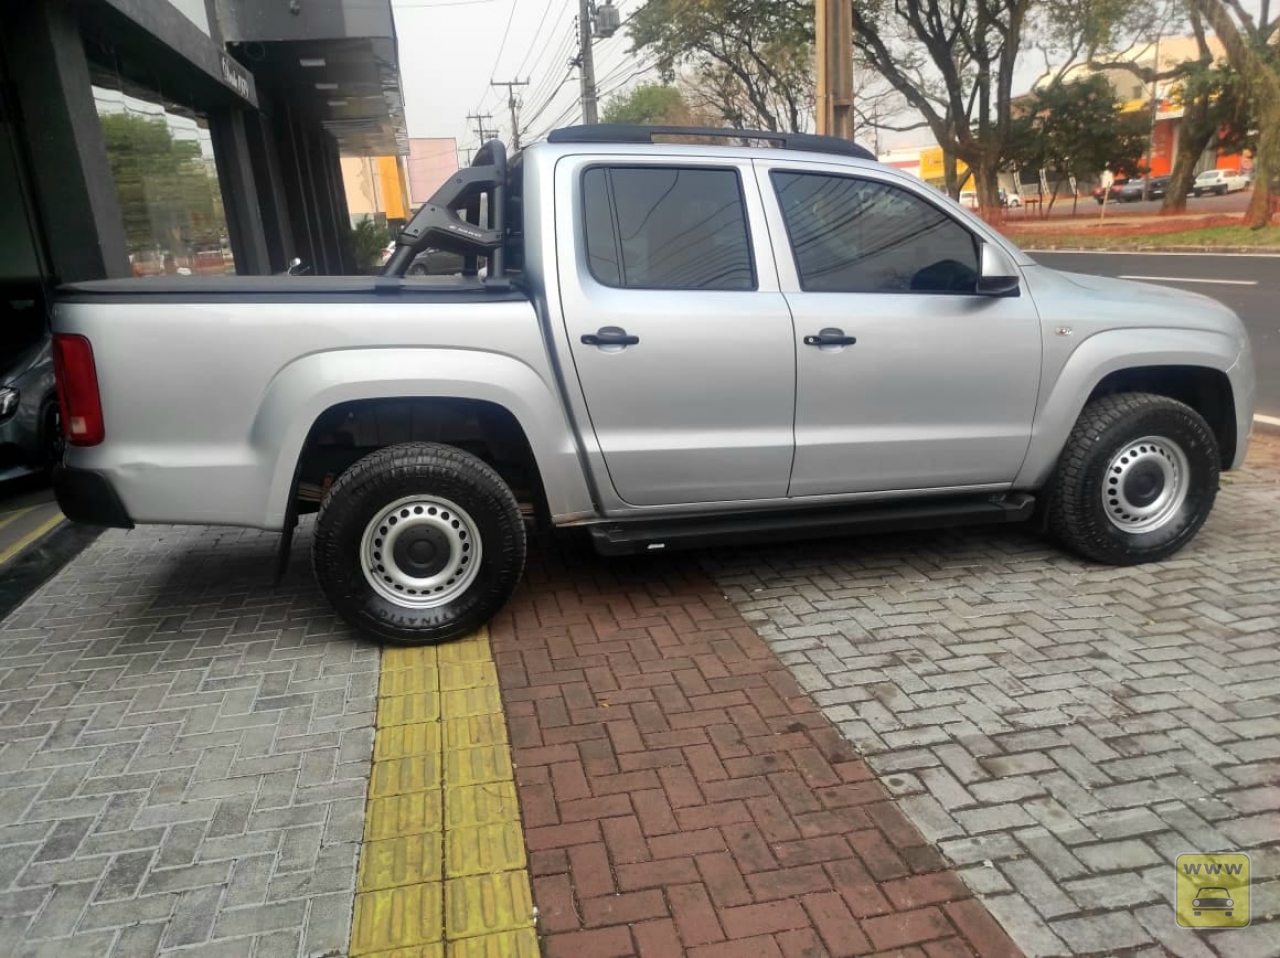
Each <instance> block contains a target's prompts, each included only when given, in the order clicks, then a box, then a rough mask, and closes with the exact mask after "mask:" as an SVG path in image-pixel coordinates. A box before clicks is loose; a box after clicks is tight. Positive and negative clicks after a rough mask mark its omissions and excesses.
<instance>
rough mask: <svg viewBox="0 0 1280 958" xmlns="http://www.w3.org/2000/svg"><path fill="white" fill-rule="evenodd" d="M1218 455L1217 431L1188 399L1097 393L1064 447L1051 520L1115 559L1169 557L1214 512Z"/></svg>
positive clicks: (1060, 531)
mask: <svg viewBox="0 0 1280 958" xmlns="http://www.w3.org/2000/svg"><path fill="white" fill-rule="evenodd" d="M1219 462H1220V458H1219V453H1218V443H1217V440H1216V439H1215V438H1214V435H1213V430H1212V429H1210V428H1209V424H1208V423H1206V422H1205V421H1204V418H1203V417H1202V416H1201V415H1200V414H1199V413H1197V412H1196V411H1195V410H1194V409H1192V408H1191V407H1190V406H1187V405H1185V404H1184V403H1180V402H1178V401H1177V400H1174V399H1169V398H1168V397H1166V396H1155V395H1151V394H1148V393H1121V394H1119V395H1115V396H1104V397H1103V398H1101V399H1096V400H1094V401H1093V402H1091V403H1089V405H1087V406H1086V407H1085V408H1084V411H1083V412H1082V413H1081V414H1080V418H1079V420H1077V422H1076V425H1075V428H1074V429H1073V430H1072V432H1071V436H1070V437H1069V438H1068V439H1067V444H1066V447H1065V448H1064V449H1063V451H1062V458H1061V459H1060V460H1059V462H1058V471H1057V475H1056V478H1055V487H1054V493H1053V499H1052V502H1051V504H1050V506H1049V527H1050V529H1052V530H1053V532H1054V534H1055V535H1056V536H1057V537H1058V538H1059V539H1060V540H1061V541H1062V542H1063V543H1064V544H1065V545H1066V546H1067V547H1068V548H1070V549H1072V550H1073V551H1075V552H1078V553H1080V554H1081V555H1082V556H1084V557H1085V558H1088V559H1094V560H1096V561H1098V562H1105V563H1107V564H1109V565H1136V564H1138V563H1140V562H1154V561H1156V560H1159V559H1163V558H1166V557H1167V556H1170V555H1173V553H1175V552H1177V551H1178V550H1179V549H1181V548H1182V547H1183V546H1184V545H1186V544H1187V543H1188V542H1190V541H1191V539H1192V538H1194V536H1195V534H1196V533H1197V532H1198V531H1199V530H1200V527H1201V526H1202V525H1204V522H1205V520H1206V519H1207V518H1209V512H1210V511H1211V510H1212V509H1213V501H1214V498H1215V497H1216V496H1217V494H1218V463H1219Z"/></svg>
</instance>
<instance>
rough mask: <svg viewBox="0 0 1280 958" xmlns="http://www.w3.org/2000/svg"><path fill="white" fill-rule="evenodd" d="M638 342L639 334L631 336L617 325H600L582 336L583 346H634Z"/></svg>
mask: <svg viewBox="0 0 1280 958" xmlns="http://www.w3.org/2000/svg"><path fill="white" fill-rule="evenodd" d="M638 342H640V337H639V336H632V335H631V334H630V333H628V332H627V331H626V330H625V329H620V328H619V327H617V326H602V327H600V328H599V329H597V330H596V331H595V332H594V333H586V334H584V335H583V337H582V343H583V345H584V346H634V345H635V344H636V343H638Z"/></svg>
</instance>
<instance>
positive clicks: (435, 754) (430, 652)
mask: <svg viewBox="0 0 1280 958" xmlns="http://www.w3.org/2000/svg"><path fill="white" fill-rule="evenodd" d="M508 743H509V739H508V738H507V724H506V719H505V718H504V716H503V713H502V697H501V695H499V693H498V675H497V671H496V669H495V668H494V664H493V654H492V652H491V650H490V648H489V635H488V633H487V632H486V631H484V630H481V631H480V632H477V633H475V634H474V635H471V636H468V637H467V638H465V639H462V640H460V641H457V642H453V643H450V644H448V645H442V646H431V647H423V648H388V649H386V650H384V652H383V653H382V674H381V676H380V680H379V684H378V722H377V733H376V735H375V738H374V744H373V772H372V774H371V775H370V778H369V805H368V810H367V814H366V817H365V831H364V845H363V847H362V848H361V850H360V875H359V879H358V884H357V887H356V906H355V919H354V922H353V924H352V929H351V954H352V955H353V956H369V958H536V956H537V955H538V938H537V933H536V931H535V930H534V917H533V898H532V895H531V892H530V887H529V871H528V862H527V859H526V857H525V849H524V832H523V830H522V829H521V827H520V806H519V803H518V802H517V800H516V789H515V770H514V768H513V767H512V764H511V748H510V745H509V744H508Z"/></svg>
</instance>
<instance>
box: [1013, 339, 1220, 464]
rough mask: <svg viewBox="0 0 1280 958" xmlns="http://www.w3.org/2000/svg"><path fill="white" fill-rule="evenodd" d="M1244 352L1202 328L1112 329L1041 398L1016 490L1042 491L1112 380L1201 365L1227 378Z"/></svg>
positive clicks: (1077, 356)
mask: <svg viewBox="0 0 1280 958" xmlns="http://www.w3.org/2000/svg"><path fill="white" fill-rule="evenodd" d="M1239 352H1240V344H1239V342H1238V341H1237V340H1236V339H1235V338H1234V337H1232V336H1230V335H1228V334H1227V333H1218V332H1213V331H1212V330H1201V329H1163V328H1157V329H1153V328H1151V327H1141V328H1132V329H1111V330H1105V331H1103V332H1100V333H1096V334H1094V335H1093V336H1090V337H1089V338H1088V339H1085V340H1084V341H1082V342H1081V343H1080V344H1079V345H1078V346H1076V348H1075V349H1074V350H1073V351H1072V352H1071V355H1070V356H1069V357H1068V358H1067V360H1066V362H1065V363H1064V364H1063V366H1062V369H1061V371H1060V372H1059V373H1058V375H1057V377H1056V378H1055V379H1054V381H1053V384H1052V387H1051V388H1049V389H1048V390H1047V394H1046V395H1043V396H1042V397H1041V400H1040V403H1039V407H1038V408H1037V410H1036V419H1035V423H1034V424H1033V426H1032V430H1031V444H1030V445H1029V446H1028V447H1027V455H1026V458H1025V459H1024V460H1023V463H1022V469H1021V471H1020V472H1019V473H1018V476H1017V478H1016V479H1015V480H1014V488H1015V489H1038V488H1040V487H1041V486H1043V485H1044V484H1045V482H1046V481H1047V480H1048V479H1049V477H1050V475H1051V474H1052V472H1053V468H1054V466H1055V465H1056V463H1057V461H1058V456H1059V454H1061V452H1062V448H1063V446H1065V445H1066V442H1067V437H1068V436H1070V434H1071V429H1072V427H1074V426H1075V424H1076V420H1077V419H1079V418H1080V412H1081V410H1083V409H1084V406H1085V403H1086V402H1087V401H1088V398H1089V396H1090V395H1092V394H1093V390H1094V389H1095V388H1096V387H1097V385H1098V383H1100V382H1102V380H1103V379H1105V378H1106V377H1107V376H1109V375H1111V374H1112V373H1114V372H1119V371H1121V370H1124V369H1136V368H1139V367H1149V366H1198V367H1201V368H1204V369H1214V370H1217V371H1218V372H1222V373H1225V372H1227V370H1229V369H1230V368H1231V366H1232V364H1233V363H1234V362H1235V361H1236V357H1237V355H1238V354H1239Z"/></svg>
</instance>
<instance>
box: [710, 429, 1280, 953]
mask: <svg viewBox="0 0 1280 958" xmlns="http://www.w3.org/2000/svg"><path fill="white" fill-rule="evenodd" d="M701 558H702V561H703V562H704V563H705V565H706V566H707V567H708V568H709V569H711V570H712V571H713V572H714V573H715V575H716V577H717V581H718V582H719V584H720V586H721V587H722V588H723V590H724V591H725V592H726V593H727V594H728V595H729V597H730V598H731V599H732V600H733V602H734V603H735V605H736V607H737V608H738V610H739V611H740V612H741V613H742V614H743V615H744V616H745V617H746V618H748V619H749V620H751V622H752V623H753V625H755V626H756V627H757V628H758V629H759V630H760V632H761V634H762V635H763V636H764V637H765V638H766V639H767V640H768V642H769V644H770V646H771V647H772V648H773V650H774V651H775V652H777V653H778V654H779V655H780V656H781V658H782V660H783V661H784V662H786V663H787V665H788V666H789V667H790V669H791V671H792V674H794V675H795V676H796V678H797V680H798V681H799V682H800V684H801V685H802V686H803V687H804V689H805V690H806V691H808V692H810V693H811V694H812V695H813V696H814V698H815V700H816V701H817V703H818V704H819V705H820V706H821V708H822V710H823V712H824V714H825V715H826V716H827V717H828V718H829V719H830V720H832V721H833V722H836V723H837V724H838V726H839V728H840V730H841V731H842V732H843V733H844V734H845V735H846V736H848V737H849V739H850V740H851V741H852V742H853V743H854V744H855V745H856V747H857V748H858V749H859V750H860V751H861V752H862V754H864V755H866V756H867V761H868V764H869V765H870V766H871V767H872V769H873V770H874V771H875V772H876V773H877V774H879V775H881V776H883V779H882V780H883V781H884V782H885V783H886V785H887V786H888V787H889V788H890V790H891V791H892V792H893V794H894V795H895V797H897V798H898V799H899V807H900V808H901V809H902V810H903V811H904V812H905V813H906V814H907V816H908V817H909V818H910V819H911V821H912V822H913V823H914V824H915V825H916V826H917V827H918V828H920V830H921V831H922V832H923V833H924V834H925V835H926V836H927V837H928V838H929V839H930V840H932V841H935V842H937V843H938V847H939V849H940V850H941V851H942V853H943V854H944V855H945V856H947V858H948V860H949V861H950V862H951V863H953V864H954V865H955V866H956V867H957V868H958V869H959V874H960V876H961V877H962V878H963V879H964V880H965V882H966V883H967V884H969V885H970V887H971V888H972V889H973V890H974V892H975V893H977V894H979V895H981V896H982V897H983V900H984V902H985V903H986V904H987V906H988V907H989V908H990V909H991V911H992V913H993V914H995V915H996V916H997V917H998V918H999V920H1000V921H1001V923H1002V925H1003V927H1004V928H1005V929H1006V930H1007V931H1008V932H1009V933H1010V934H1011V935H1012V936H1013V938H1014V940H1015V941H1016V942H1017V943H1018V944H1019V945H1020V946H1021V947H1022V948H1023V950H1024V951H1025V952H1027V953H1028V954H1034V955H1070V954H1115V953H1117V952H1126V950H1130V951H1138V950H1142V949H1153V951H1152V953H1154V954H1160V953H1161V950H1165V951H1167V952H1169V953H1172V954H1175V955H1179V956H1186V958H1210V956H1211V955H1214V954H1217V955H1224V956H1232V958H1263V956H1276V955H1280V922H1277V920H1276V919H1278V918H1280V440H1277V439H1275V438H1268V439H1263V438H1255V441H1254V445H1253V447H1252V449H1251V453H1250V458H1249V463H1248V467H1247V468H1246V469H1245V470H1242V471H1241V472H1239V473H1234V474H1231V475H1229V476H1227V477H1225V479H1224V485H1223V489H1222V492H1221V494H1220V495H1219V497H1218V502H1217V506H1216V508H1215V510H1214V514H1213V516H1212V517H1211V519H1210V521H1209V523H1208V524H1207V525H1206V526H1205V528H1204V530H1203V531H1202V532H1201V533H1200V535H1199V536H1198V538H1197V539H1196V541H1195V542H1194V543H1192V544H1191V545H1190V546H1189V547H1188V548H1187V549H1186V550H1185V551H1183V552H1182V553H1180V554H1179V555H1177V556H1175V557H1174V558H1173V559H1171V560H1169V561H1167V562H1164V563H1157V564H1153V565H1143V566H1135V567H1133V568H1124V569H1117V568H1108V567H1105V566H1099V565H1093V564H1088V563H1083V562H1080V561H1077V560H1076V559H1074V558H1072V557H1071V556H1069V555H1066V554H1064V553H1063V552H1061V551H1060V550H1059V549H1057V548H1056V547H1055V546H1054V545H1053V544H1052V543H1048V542H1045V541H1044V540H1043V539H1041V538H1039V537H1036V536H1034V535H1031V534H1029V533H1027V532H1023V531H1009V530H1002V531H992V530H975V531H971V532H965V533H956V532H950V533H947V532H938V533H928V534H918V535H909V536H892V537H890V536H886V537H878V538H864V539H857V540H845V541H832V542H827V543H810V544H805V545H788V546H783V547H776V548H770V549H757V550H737V551H734V552H729V551H723V552H720V553H716V554H708V555H704V556H702V557H701ZM1237 851H1246V852H1248V853H1249V854H1250V855H1251V858H1252V908H1251V910H1250V914H1251V918H1252V923H1251V925H1250V926H1249V927H1247V928H1242V929H1233V930H1226V929H1223V930H1217V931H1215V930H1212V929H1210V930H1205V931H1190V930H1186V929H1183V928H1180V927H1178V925H1177V922H1176V920H1175V915H1174V910H1173V907H1172V900H1173V897H1174V887H1175V885H1174V866H1175V859H1176V857H1177V856H1178V855H1179V854H1182V853H1188V852H1237ZM1143 953H1146V952H1145V951H1144V952H1143Z"/></svg>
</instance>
